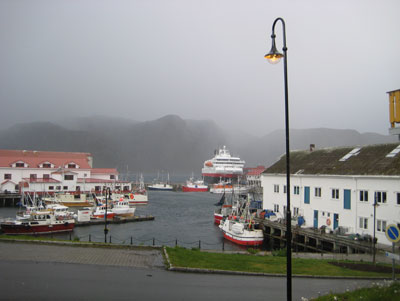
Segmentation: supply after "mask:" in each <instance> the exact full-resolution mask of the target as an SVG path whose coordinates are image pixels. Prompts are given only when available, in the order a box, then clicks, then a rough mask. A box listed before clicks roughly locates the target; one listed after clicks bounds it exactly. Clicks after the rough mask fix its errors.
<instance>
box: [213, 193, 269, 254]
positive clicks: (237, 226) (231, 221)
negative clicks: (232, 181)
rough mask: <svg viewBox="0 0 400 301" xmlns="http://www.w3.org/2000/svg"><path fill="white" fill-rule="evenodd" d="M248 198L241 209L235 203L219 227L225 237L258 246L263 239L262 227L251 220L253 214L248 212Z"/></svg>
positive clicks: (243, 244) (242, 243) (243, 243)
mask: <svg viewBox="0 0 400 301" xmlns="http://www.w3.org/2000/svg"><path fill="white" fill-rule="evenodd" d="M250 202H251V201H250V198H249V197H248V199H247V201H246V205H245V207H244V208H243V209H241V207H242V206H241V205H240V204H237V206H236V208H235V210H232V214H231V215H229V216H228V217H226V218H225V219H223V220H222V221H221V223H220V225H219V228H220V229H221V231H222V232H223V235H224V237H225V238H226V239H228V240H230V241H232V242H234V243H236V244H239V245H242V246H259V245H261V244H262V243H263V241H264V233H263V230H262V229H259V228H258V225H257V224H256V223H255V222H254V220H253V215H252V214H250V212H249V209H250V208H249V207H250Z"/></svg>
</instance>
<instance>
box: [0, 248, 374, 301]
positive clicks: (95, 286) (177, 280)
mask: <svg viewBox="0 0 400 301" xmlns="http://www.w3.org/2000/svg"><path fill="white" fill-rule="evenodd" d="M162 262H163V259H162V255H161V252H160V251H158V250H147V251H146V250H134V249H132V250H130V249H129V250H127V249H106V248H92V247H71V246H59V245H42V244H31V243H29V244H26V243H8V242H0V271H1V272H0V300H93V299H96V300H137V299H141V300H163V301H164V300H174V301H176V300H230V301H232V300H241V301H243V300H286V278H285V277H265V276H239V275H218V274H191V273H179V272H171V271H167V270H165V268H164V267H163V264H162ZM372 282H374V281H372V280H349V279H347V280H346V279H316V278H293V300H301V299H302V297H305V298H311V297H317V296H318V295H320V294H321V295H322V294H326V293H328V292H330V291H335V292H343V291H346V290H347V289H349V290H352V289H355V288H357V287H362V286H367V285H371V284H372Z"/></svg>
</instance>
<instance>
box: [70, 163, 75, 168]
mask: <svg viewBox="0 0 400 301" xmlns="http://www.w3.org/2000/svg"><path fill="white" fill-rule="evenodd" d="M68 168H76V164H74V163H69V164H68Z"/></svg>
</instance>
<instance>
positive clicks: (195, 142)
mask: <svg viewBox="0 0 400 301" xmlns="http://www.w3.org/2000/svg"><path fill="white" fill-rule="evenodd" d="M62 124H63V126H60V125H56V124H53V123H49V122H35V123H27V124H18V125H16V126H13V127H11V128H9V129H7V130H3V131H1V132H0V148H4V149H30V150H49V151H75V152H90V153H92V154H93V157H94V166H95V167H115V168H118V169H119V170H120V171H121V172H124V171H126V170H127V169H129V170H130V171H135V172H157V171H158V170H165V171H170V172H185V173H188V172H189V173H190V172H196V173H200V170H201V167H202V164H203V162H204V161H205V160H207V159H210V158H211V157H212V156H213V153H214V150H215V149H216V148H218V147H220V146H222V145H226V146H227V147H228V148H229V149H230V151H231V153H232V155H236V156H240V157H241V158H242V159H244V160H245V161H246V166H256V165H266V166H269V165H271V164H272V163H274V162H275V161H276V160H277V159H278V158H279V156H280V155H281V154H282V153H284V152H285V136H284V131H283V130H278V131H274V132H271V133H269V134H268V135H266V136H264V137H262V138H259V137H254V136H251V135H247V134H244V133H229V132H228V131H226V130H223V129H221V128H220V127H218V126H217V125H216V124H215V123H214V122H213V121H210V120H201V121H200V120H183V119H182V118H180V117H179V116H176V115H167V116H165V117H163V118H160V119H157V120H152V121H146V122H136V121H130V120H114V119H112V118H107V117H99V116H96V117H92V118H85V119H80V120H76V119H75V120H72V119H71V121H69V122H68V121H63V123H62ZM290 135H291V137H290V142H291V149H292V150H293V149H308V148H309V145H310V144H315V145H316V148H317V149H318V148H323V147H330V146H353V145H367V144H379V143H388V142H395V141H396V140H397V139H396V138H395V137H391V136H385V135H379V134H375V133H364V134H360V133H359V132H357V131H355V130H335V129H324V128H320V129H304V130H291V133H290Z"/></svg>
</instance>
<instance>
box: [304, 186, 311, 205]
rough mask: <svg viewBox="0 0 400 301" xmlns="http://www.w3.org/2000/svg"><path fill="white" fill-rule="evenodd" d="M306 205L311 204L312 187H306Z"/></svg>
mask: <svg viewBox="0 0 400 301" xmlns="http://www.w3.org/2000/svg"><path fill="white" fill-rule="evenodd" d="M304 204H310V187H307V186H305V187H304Z"/></svg>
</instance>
